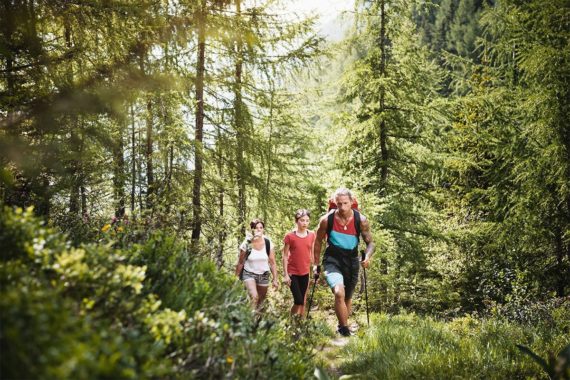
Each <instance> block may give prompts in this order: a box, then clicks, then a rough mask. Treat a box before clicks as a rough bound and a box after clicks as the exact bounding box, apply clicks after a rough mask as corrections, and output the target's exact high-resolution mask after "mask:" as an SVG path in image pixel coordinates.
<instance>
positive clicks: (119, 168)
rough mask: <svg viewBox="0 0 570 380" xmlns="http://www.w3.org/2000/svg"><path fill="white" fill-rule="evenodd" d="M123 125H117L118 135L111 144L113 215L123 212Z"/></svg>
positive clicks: (121, 214)
mask: <svg viewBox="0 0 570 380" xmlns="http://www.w3.org/2000/svg"><path fill="white" fill-rule="evenodd" d="M122 127H123V126H122V125H121V126H119V128H120V130H119V136H118V139H117V141H115V142H114V144H113V160H114V161H115V162H114V173H113V187H114V189H113V190H114V196H115V216H116V217H121V216H123V215H124V213H125V157H124V149H125V146H124V142H123V128H122Z"/></svg>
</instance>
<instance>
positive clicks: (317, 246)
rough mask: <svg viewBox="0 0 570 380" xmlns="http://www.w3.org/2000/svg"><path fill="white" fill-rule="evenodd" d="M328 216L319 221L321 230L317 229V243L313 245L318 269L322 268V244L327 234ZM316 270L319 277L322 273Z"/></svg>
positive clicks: (314, 261)
mask: <svg viewBox="0 0 570 380" xmlns="http://www.w3.org/2000/svg"><path fill="white" fill-rule="evenodd" d="M327 215H328V214H327ZM327 215H325V216H323V217H322V218H321V220H320V221H319V228H318V229H317V233H316V236H315V243H314V244H313V263H314V265H315V266H316V268H320V262H321V248H322V243H323V240H324V238H325V236H326V234H327V226H328V222H327ZM316 268H315V271H314V273H316V274H317V277H318V273H319V272H320V271H318V270H317V269H316Z"/></svg>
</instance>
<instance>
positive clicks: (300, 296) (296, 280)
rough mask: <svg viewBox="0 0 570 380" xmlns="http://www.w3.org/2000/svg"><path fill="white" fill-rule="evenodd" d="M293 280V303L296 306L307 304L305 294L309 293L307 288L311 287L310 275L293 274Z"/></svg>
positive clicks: (291, 276)
mask: <svg viewBox="0 0 570 380" xmlns="http://www.w3.org/2000/svg"><path fill="white" fill-rule="evenodd" d="M289 277H290V278H291V286H290V288H291V293H293V302H294V303H295V305H304V304H305V294H306V293H307V287H308V286H309V275H308V274H306V275H304V276H297V275H296V274H292V275H290V276H289Z"/></svg>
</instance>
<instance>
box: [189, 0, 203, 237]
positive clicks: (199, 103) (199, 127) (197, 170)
mask: <svg viewBox="0 0 570 380" xmlns="http://www.w3.org/2000/svg"><path fill="white" fill-rule="evenodd" d="M198 12H199V13H198V17H197V20H196V22H197V26H198V57H197V58H198V59H197V69H196V129H195V131H194V149H195V151H194V186H193V188H192V245H193V246H194V248H196V244H197V243H198V240H199V239H200V233H201V230H202V214H201V207H202V200H201V188H202V172H203V167H202V165H203V146H202V144H203V134H204V72H205V54H206V1H205V0H202V1H201V2H200V9H199V11H198Z"/></svg>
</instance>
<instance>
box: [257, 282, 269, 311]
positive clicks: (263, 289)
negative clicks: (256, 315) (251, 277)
mask: <svg viewBox="0 0 570 380" xmlns="http://www.w3.org/2000/svg"><path fill="white" fill-rule="evenodd" d="M268 288H269V286H263V285H257V294H258V299H257V309H258V310H260V309H261V305H262V304H263V301H265V297H266V296H267V289H268Z"/></svg>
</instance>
